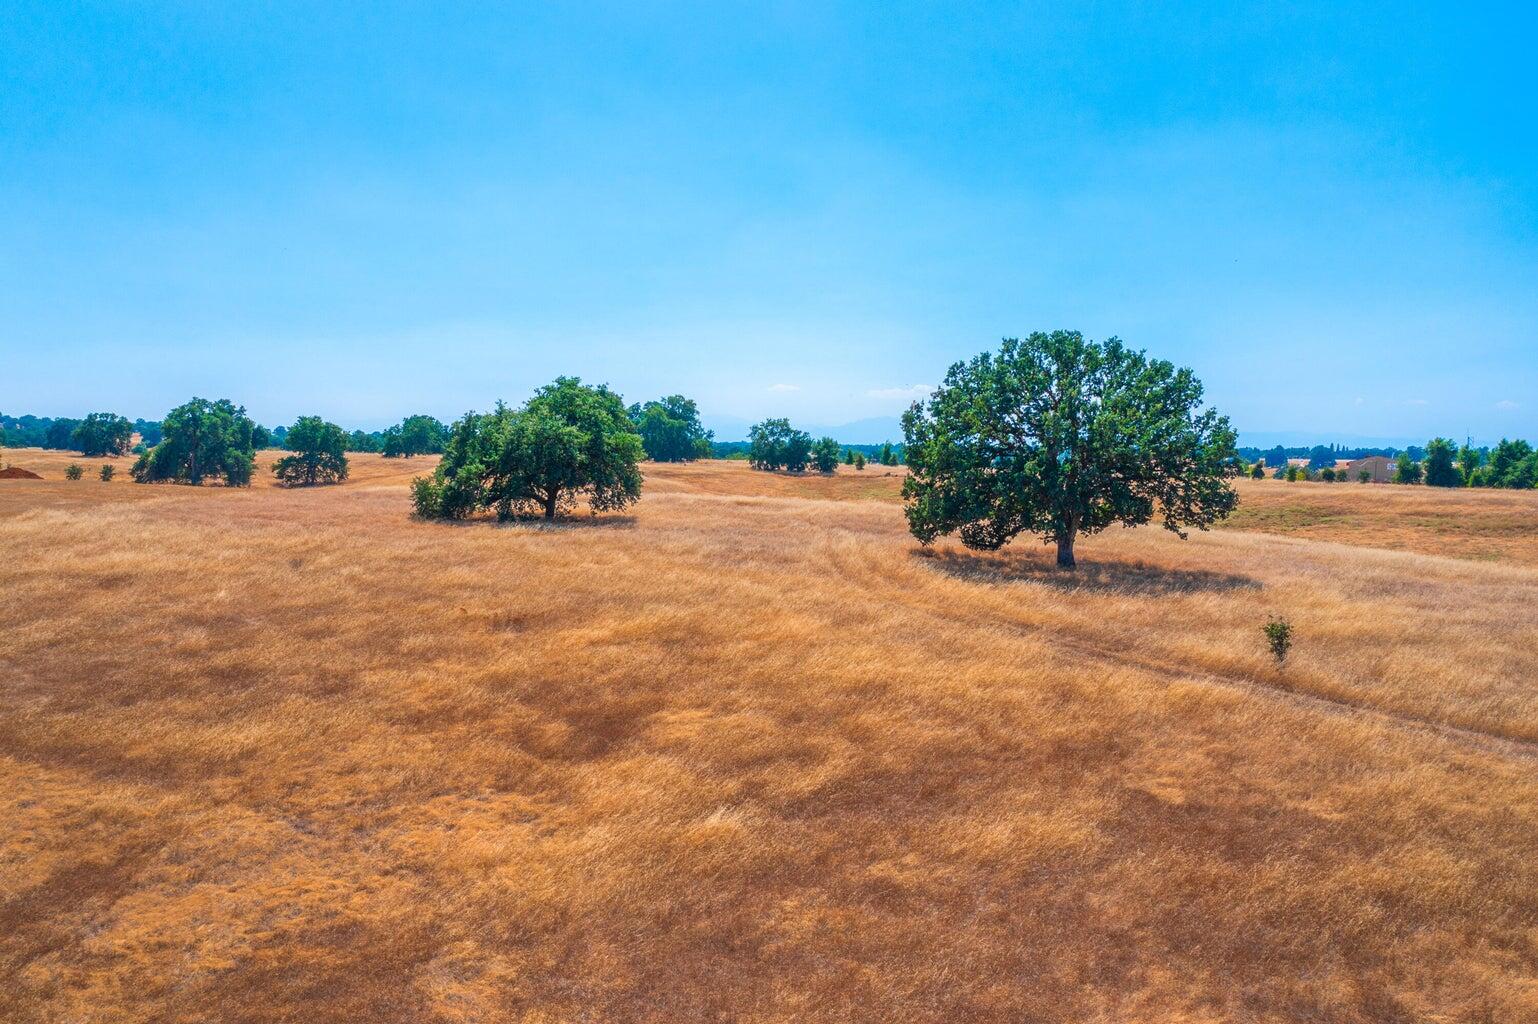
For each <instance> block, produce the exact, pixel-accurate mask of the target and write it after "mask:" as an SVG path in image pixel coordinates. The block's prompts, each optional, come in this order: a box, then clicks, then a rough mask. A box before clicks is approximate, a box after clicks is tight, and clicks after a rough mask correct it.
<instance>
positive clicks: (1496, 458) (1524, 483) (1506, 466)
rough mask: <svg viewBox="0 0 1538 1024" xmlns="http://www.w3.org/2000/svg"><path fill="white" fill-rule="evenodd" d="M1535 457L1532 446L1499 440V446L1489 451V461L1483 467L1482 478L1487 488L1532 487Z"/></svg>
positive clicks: (1524, 442)
mask: <svg viewBox="0 0 1538 1024" xmlns="http://www.w3.org/2000/svg"><path fill="white" fill-rule="evenodd" d="M1534 461H1535V456H1534V452H1533V446H1532V445H1530V444H1528V443H1527V442H1526V441H1520V440H1519V441H1508V440H1507V439H1506V438H1504V437H1503V438H1501V442H1500V444H1497V445H1496V446H1495V447H1494V448H1492V449H1490V459H1489V462H1488V463H1487V465H1486V466H1485V469H1484V472H1483V474H1482V475H1483V477H1484V479H1485V485H1486V486H1488V487H1519V488H1527V487H1532V486H1533V478H1534V472H1533V467H1534Z"/></svg>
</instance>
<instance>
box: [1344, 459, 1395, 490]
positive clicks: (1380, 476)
mask: <svg viewBox="0 0 1538 1024" xmlns="http://www.w3.org/2000/svg"><path fill="white" fill-rule="evenodd" d="M1363 470H1366V471H1367V472H1368V473H1369V474H1370V475H1369V476H1368V477H1367V481H1368V483H1374V484H1386V483H1388V482H1389V481H1391V480H1393V479H1394V460H1393V459H1391V458H1389V457H1388V456H1387V455H1369V456H1367V457H1366V458H1364V459H1352V460H1351V461H1350V462H1348V463H1346V479H1347V480H1351V481H1356V480H1359V479H1361V476H1362V471H1363Z"/></svg>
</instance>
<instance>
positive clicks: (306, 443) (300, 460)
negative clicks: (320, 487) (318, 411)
mask: <svg viewBox="0 0 1538 1024" xmlns="http://www.w3.org/2000/svg"><path fill="white" fill-rule="evenodd" d="M283 446H284V447H285V448H287V449H288V450H289V451H291V452H293V453H294V454H292V455H285V456H283V457H282V458H281V459H279V460H278V461H276V462H274V463H273V464H272V473H273V475H274V476H276V477H277V478H278V480H279V481H280V482H281V483H284V484H286V485H288V486H290V487H313V486H314V485H316V484H334V483H339V482H340V481H342V480H346V479H347V454H346V453H347V433H346V431H344V430H343V429H342V428H341V427H339V426H337V425H336V424H335V423H327V422H326V421H325V420H324V419H322V418H321V417H319V416H301V417H299V419H298V420H297V421H295V423H294V425H293V426H292V427H290V428H289V429H288V431H287V433H286V434H285V435H284V438H283Z"/></svg>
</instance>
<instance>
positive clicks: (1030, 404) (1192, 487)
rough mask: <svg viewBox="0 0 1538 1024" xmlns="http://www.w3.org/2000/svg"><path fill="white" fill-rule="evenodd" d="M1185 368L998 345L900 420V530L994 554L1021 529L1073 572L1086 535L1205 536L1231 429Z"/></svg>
mask: <svg viewBox="0 0 1538 1024" xmlns="http://www.w3.org/2000/svg"><path fill="white" fill-rule="evenodd" d="M1201 400H1202V386H1201V383H1200V382H1199V381H1198V380H1197V379H1196V377H1195V376H1194V375H1193V374H1192V373H1191V371H1190V370H1187V369H1176V368H1175V367H1174V365H1173V364H1171V363H1169V362H1166V361H1163V360H1150V359H1148V358H1147V356H1146V355H1144V354H1143V353H1142V352H1137V351H1133V350H1131V349H1128V348H1126V347H1125V346H1124V345H1123V344H1122V343H1121V341H1119V340H1118V339H1116V338H1112V339H1110V340H1109V341H1106V342H1103V343H1101V342H1095V341H1090V340H1087V339H1086V338H1084V336H1083V335H1081V334H1080V333H1078V332H1077V331H1054V332H1052V333H1051V334H1043V333H1036V334H1032V335H1031V336H1030V337H1028V338H1026V339H1025V340H1024V341H1020V340H1018V339H1014V338H1009V339H1006V340H1005V341H1004V343H1003V345H1002V347H1001V348H1000V350H999V351H998V353H997V354H995V353H990V352H985V353H983V354H981V355H979V356H977V357H976V358H975V359H973V360H972V361H971V362H970V363H957V364H956V365H955V366H952V367H951V369H950V372H949V373H948V374H947V375H946V378H945V383H944V384H943V385H942V386H941V387H940V389H939V390H938V391H937V392H936V393H935V394H934V396H933V397H932V398H930V400H929V401H928V403H927V404H925V403H916V404H915V405H914V406H913V407H912V408H910V409H909V410H908V412H907V413H905V414H904V416H903V433H904V435H905V437H906V442H907V450H908V465H909V467H910V469H911V470H912V472H911V473H910V475H909V477H908V479H907V480H906V481H905V482H904V484H903V496H904V498H905V499H906V501H907V509H906V511H907V517H908V525H909V528H910V529H911V530H912V532H913V535H914V536H915V537H917V538H918V539H919V541H920V542H921V543H924V544H928V543H930V542H932V541H933V540H934V539H935V538H936V537H938V536H940V535H942V534H947V533H951V532H953V531H956V532H958V533H959V534H960V537H961V541H962V543H963V544H965V545H967V546H968V547H971V548H981V549H986V550H992V549H996V548H999V547H1002V546H1003V545H1005V544H1007V543H1009V541H1011V540H1013V539H1014V538H1015V537H1016V536H1017V535H1018V534H1020V533H1031V534H1035V535H1037V536H1040V537H1042V538H1044V539H1045V540H1047V541H1049V542H1055V543H1056V544H1057V562H1058V565H1060V566H1064V567H1072V566H1073V565H1074V564H1075V559H1074V544H1075V542H1076V540H1077V539H1078V537H1079V535H1080V534H1094V533H1098V532H1099V531H1101V530H1103V529H1105V528H1106V527H1107V526H1110V525H1112V524H1114V523H1123V524H1126V525H1138V524H1142V523H1146V522H1148V521H1149V520H1151V519H1152V518H1153V517H1154V516H1155V514H1158V515H1159V516H1160V518H1161V519H1162V521H1163V525H1164V526H1165V528H1166V529H1168V530H1171V531H1173V532H1174V533H1176V534H1177V535H1179V536H1181V537H1184V536H1185V532H1184V528H1185V527H1188V526H1195V527H1197V528H1199V529H1205V528H1206V527H1207V526H1209V525H1210V524H1212V523H1213V522H1215V521H1217V520H1218V519H1221V518H1223V517H1225V516H1227V515H1228V514H1229V512H1231V511H1232V510H1233V508H1234V506H1235V505H1236V504H1237V501H1238V498H1237V495H1236V494H1235V493H1234V490H1233V488H1232V487H1230V486H1229V484H1228V478H1229V477H1231V476H1233V475H1234V474H1235V473H1236V472H1237V467H1236V464H1235V458H1236V453H1235V451H1234V442H1235V436H1234V431H1233V429H1232V428H1231V427H1230V426H1229V423H1228V419H1227V417H1225V416H1220V415H1218V413H1217V412H1216V411H1214V410H1211V409H1207V410H1203V409H1201Z"/></svg>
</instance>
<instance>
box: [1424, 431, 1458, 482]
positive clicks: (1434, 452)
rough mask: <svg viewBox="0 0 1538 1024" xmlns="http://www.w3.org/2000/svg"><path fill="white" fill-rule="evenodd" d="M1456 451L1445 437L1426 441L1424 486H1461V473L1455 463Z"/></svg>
mask: <svg viewBox="0 0 1538 1024" xmlns="http://www.w3.org/2000/svg"><path fill="white" fill-rule="evenodd" d="M1456 459H1457V451H1456V449H1454V448H1453V443H1452V442H1451V441H1449V440H1448V439H1447V438H1445V437H1433V438H1432V439H1431V440H1430V441H1428V442H1427V443H1426V486H1428V487H1462V486H1463V474H1462V473H1460V472H1458V467H1457V465H1456V464H1455V462H1456Z"/></svg>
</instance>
